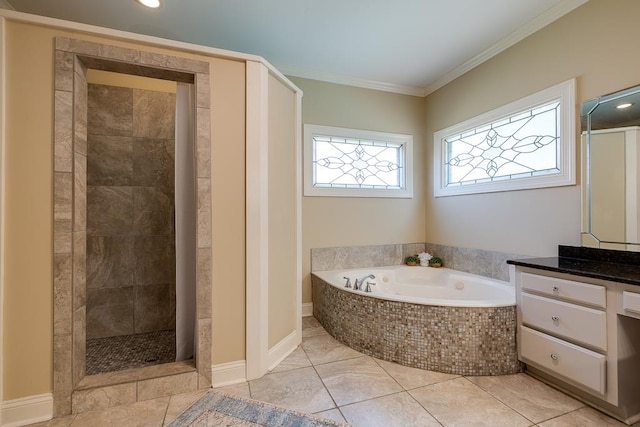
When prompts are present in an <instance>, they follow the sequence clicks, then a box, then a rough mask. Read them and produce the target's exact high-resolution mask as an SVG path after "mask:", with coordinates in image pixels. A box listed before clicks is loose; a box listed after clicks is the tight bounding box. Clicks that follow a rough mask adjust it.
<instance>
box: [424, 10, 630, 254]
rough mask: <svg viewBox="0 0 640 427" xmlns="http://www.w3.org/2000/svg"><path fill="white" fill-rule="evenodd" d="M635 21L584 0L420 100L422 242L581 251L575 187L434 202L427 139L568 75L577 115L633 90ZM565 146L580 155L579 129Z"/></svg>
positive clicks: (505, 249) (511, 249)
mask: <svg viewBox="0 0 640 427" xmlns="http://www.w3.org/2000/svg"><path fill="white" fill-rule="evenodd" d="M638 16H640V2H637V1H635V0H616V1H608V0H591V1H589V2H588V3H586V4H585V5H583V6H581V7H580V8H578V9H576V10H574V11H573V12H571V13H570V14H568V15H566V16H565V17H563V18H561V19H559V20H558V21H556V22H554V23H553V24H551V25H549V26H547V27H545V28H543V29H542V30H540V31H538V32H537V33H535V34H533V35H531V36H530V37H528V38H526V39H525V40H523V41H522V42H520V43H518V44H516V45H515V46H513V47H511V48H510V49H508V50H506V51H505V52H503V53H501V54H500V55H497V56H496V57H494V58H492V59H491V60H489V61H487V62H486V63H484V64H482V65H480V66H478V67H477V68H475V69H473V70H472V71H470V72H468V73H467V74H465V75H463V76H462V77H460V78H458V79H457V80H455V81H453V82H452V83H450V84H448V85H447V86H445V87H443V88H441V89H440V90H438V91H436V92H435V93H433V94H431V95H429V96H428V97H427V99H426V103H427V111H426V122H427V123H426V124H427V134H426V136H427V141H428V145H429V149H428V150H427V159H428V160H427V170H428V172H427V173H428V175H429V178H428V181H429V186H428V188H427V212H426V222H427V227H426V234H425V236H426V239H427V241H429V242H433V243H441V244H447V245H454V246H462V247H470V248H479V249H487V250H495V251H502V252H509V253H520V254H527V255H554V254H556V251H557V245H558V244H573V245H579V244H580V237H579V234H580V188H579V187H578V186H572V187H562V188H553V189H541V190H526V191H512V192H505V193H493V194H479V195H471V196H455V197H443V198H437V199H436V198H434V197H433V188H432V180H431V178H430V174H431V173H432V166H431V165H432V162H433V150H432V144H433V133H434V132H435V131H437V130H440V129H443V128H446V127H448V126H451V125H453V124H455V123H458V122H460V121H463V120H466V119H469V118H471V117H474V116H476V115H478V114H481V113H484V112H486V111H489V110H492V109H494V108H496V107H499V106H501V105H504V104H507V103H509V102H511V101H514V100H516V99H519V98H521V97H524V96H526V95H529V94H532V93H535V92H537V91H539V90H541V89H544V88H546V87H549V86H552V85H554V84H556V83H560V82H563V81H565V80H568V79H570V78H573V77H576V78H577V98H578V99H577V101H578V105H577V106H576V114H577V115H579V103H580V102H582V101H584V100H587V99H590V98H594V97H596V96H598V95H600V94H604V93H609V92H612V91H615V90H618V89H622V88H625V87H629V86H633V85H636V84H638V83H640V71H638V70H639V69H640V57H639V56H638V55H635V54H634V52H636V51H637V49H638V47H637V38H638V37H637V17H638ZM576 126H577V125H576ZM574 143H575V144H576V152H577V155H576V158H579V128H578V130H577V132H576V140H575V141H574ZM577 176H578V177H579V171H578V175H577ZM578 181H579V178H578Z"/></svg>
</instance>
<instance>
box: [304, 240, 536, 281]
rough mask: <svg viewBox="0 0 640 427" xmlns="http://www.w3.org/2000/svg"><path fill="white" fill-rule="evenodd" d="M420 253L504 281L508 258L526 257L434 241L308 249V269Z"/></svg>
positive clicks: (392, 260)
mask: <svg viewBox="0 0 640 427" xmlns="http://www.w3.org/2000/svg"><path fill="white" fill-rule="evenodd" d="M421 252H428V253H430V254H431V255H434V256H438V257H440V258H442V261H443V264H444V266H445V267H448V268H451V269H454V270H458V271H465V272H467V273H473V274H477V275H480V276H485V277H491V278H494V279H498V280H503V281H505V282H508V281H509V268H508V266H507V260H508V259H516V258H527V257H526V256H523V255H516V254H509V253H504V252H494V251H487V250H484V249H470V248H460V247H456V246H447V245H439V244H433V243H405V244H391V245H372V246H351V247H341V248H314V249H311V271H325V270H341V269H349V268H366V267H381V266H385V265H399V264H402V263H404V259H405V257H407V256H409V255H416V254H419V253H421Z"/></svg>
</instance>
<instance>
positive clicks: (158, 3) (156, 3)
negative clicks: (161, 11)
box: [138, 0, 160, 9]
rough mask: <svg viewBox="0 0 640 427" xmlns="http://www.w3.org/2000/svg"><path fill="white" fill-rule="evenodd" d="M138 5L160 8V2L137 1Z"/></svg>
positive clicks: (157, 0) (151, 0)
mask: <svg viewBox="0 0 640 427" xmlns="http://www.w3.org/2000/svg"><path fill="white" fill-rule="evenodd" d="M138 3H140V4H141V5H143V6H147V7H152V8H154V9H155V8H157V7H160V0H138Z"/></svg>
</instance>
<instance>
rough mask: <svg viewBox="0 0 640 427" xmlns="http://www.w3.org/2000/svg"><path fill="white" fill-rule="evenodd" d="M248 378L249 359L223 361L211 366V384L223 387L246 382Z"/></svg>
mask: <svg viewBox="0 0 640 427" xmlns="http://www.w3.org/2000/svg"><path fill="white" fill-rule="evenodd" d="M246 380H247V361H246V360H239V361H237V362H229V363H221V364H219V365H213V366H212V367H211V383H212V384H211V385H212V386H213V387H222V386H225V385H232V384H238V383H242V382H245V381H246Z"/></svg>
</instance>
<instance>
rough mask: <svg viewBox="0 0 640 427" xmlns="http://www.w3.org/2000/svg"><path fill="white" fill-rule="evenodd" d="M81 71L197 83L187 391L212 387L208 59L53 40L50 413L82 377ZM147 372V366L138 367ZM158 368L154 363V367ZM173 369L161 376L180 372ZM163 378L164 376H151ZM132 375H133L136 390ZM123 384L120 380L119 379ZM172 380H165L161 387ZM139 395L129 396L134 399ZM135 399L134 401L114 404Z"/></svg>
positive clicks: (69, 398)
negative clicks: (192, 327)
mask: <svg viewBox="0 0 640 427" xmlns="http://www.w3.org/2000/svg"><path fill="white" fill-rule="evenodd" d="M87 69H99V70H106V71H113V72H119V73H124V74H132V75H138V76H145V77H153V78H160V79H164V80H173V81H177V82H186V83H192V84H195V87H196V91H195V92H196V99H195V103H196V105H195V107H196V125H195V152H196V177H197V179H196V198H197V201H196V204H197V206H196V215H197V221H196V223H197V230H196V295H197V302H196V319H195V320H196V352H195V375H193V376H190V377H189V380H188V381H187V382H188V384H187V385H184V384H181V385H178V386H177V387H178V389H179V390H180V391H187V390H185V387H187V388H194V389H204V388H207V387H209V386H210V385H211V366H212V363H211V344H212V338H211V334H212V329H211V312H212V284H211V279H212V276H211V270H212V250H211V248H212V236H211V225H212V224H211V158H210V157H211V154H210V149H211V115H210V100H211V98H210V75H209V63H208V62H205V61H197V60H192V59H188V58H182V57H176V56H170V55H164V54H159V53H153V52H148V51H144V50H135V49H129V48H123V47H118V46H111V45H105V44H100V43H94V42H89V41H85V40H78V39H71V38H67V37H56V39H55V80H54V82H55V87H54V89H55V91H54V93H55V101H54V104H55V106H54V177H53V182H54V189H53V201H54V209H53V224H54V227H53V246H54V251H53V258H54V260H53V266H54V268H53V335H54V336H53V400H54V408H53V412H54V416H61V415H66V414H70V413H72V412H74V406H75V403H76V402H75V400H76V399H75V398H74V392H78V387H79V385H80V384H81V381H82V380H83V379H85V373H86V370H85V357H86V295H87V291H86V164H87V163H86V162H87V158H86V154H87V80H86V71H87ZM143 369H146V368H143ZM156 369H157V367H156ZM175 373H176V372H175V370H174V371H171V370H168V371H167V374H166V376H170V375H172V377H178V375H175ZM155 377H162V375H155V376H154V378H155ZM137 380H138V378H131V381H130V383H131V385H132V386H133V387H134V388H135V387H136V381H137ZM120 385H121V383H120ZM167 387H168V388H169V389H170V388H171V385H169V384H165V388H167ZM136 399H137V393H133V401H135V400H136ZM120 403H133V402H120Z"/></svg>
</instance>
